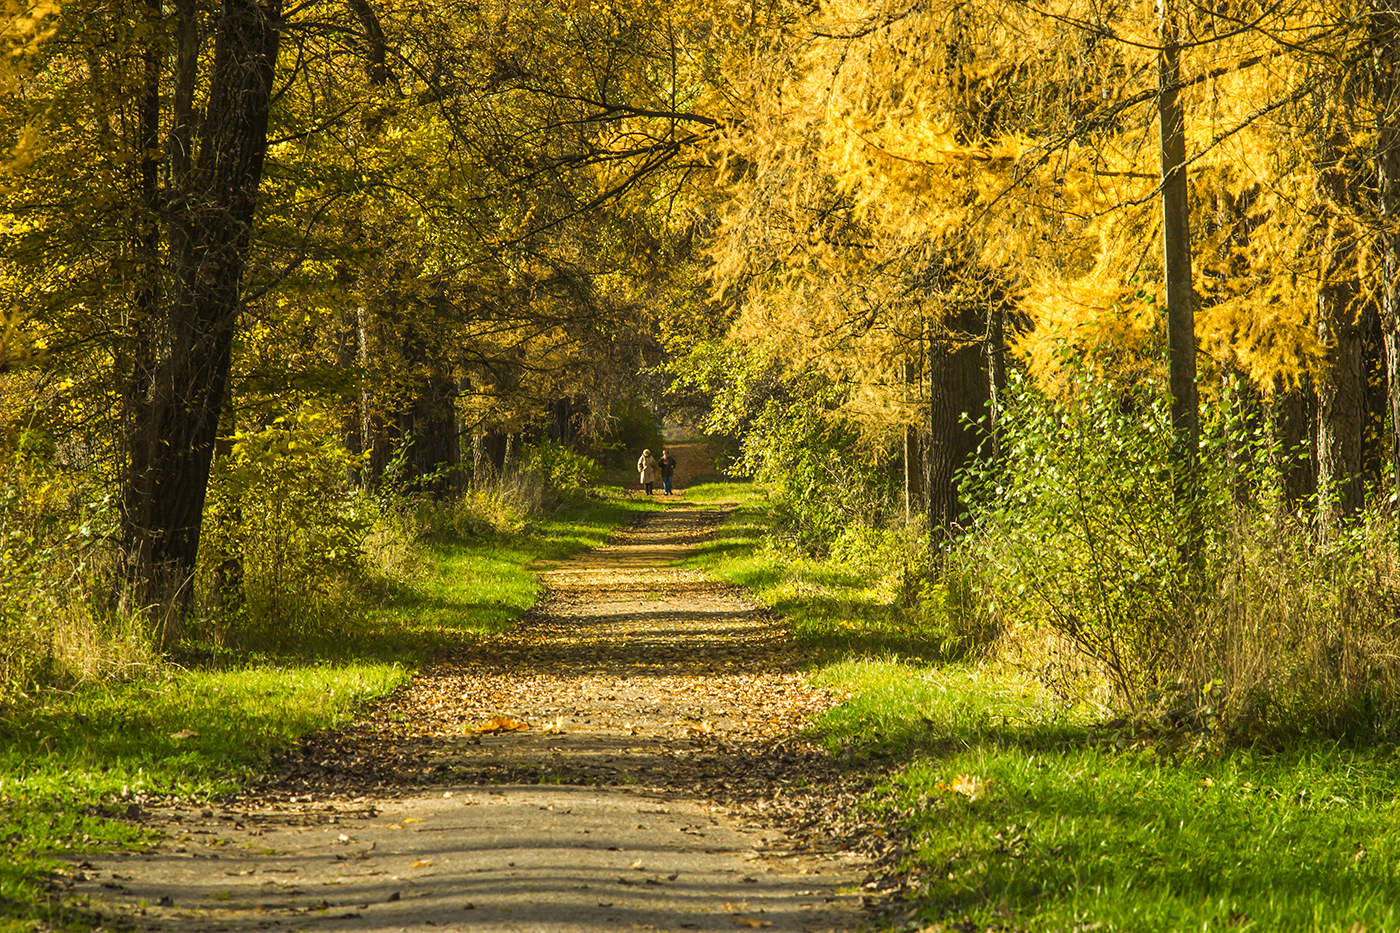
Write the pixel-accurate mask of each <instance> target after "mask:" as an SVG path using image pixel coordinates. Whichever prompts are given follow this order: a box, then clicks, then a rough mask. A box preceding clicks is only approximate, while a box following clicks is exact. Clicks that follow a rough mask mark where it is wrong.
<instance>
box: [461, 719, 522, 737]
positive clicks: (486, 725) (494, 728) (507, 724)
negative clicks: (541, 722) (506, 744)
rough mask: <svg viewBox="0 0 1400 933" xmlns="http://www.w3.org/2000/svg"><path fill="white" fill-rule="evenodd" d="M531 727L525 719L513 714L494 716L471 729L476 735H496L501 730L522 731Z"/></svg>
mask: <svg viewBox="0 0 1400 933" xmlns="http://www.w3.org/2000/svg"><path fill="white" fill-rule="evenodd" d="M528 728H530V724H529V723H528V722H526V721H525V720H523V719H515V718H514V717H511V716H492V717H491V718H490V719H488V720H486V721H485V722H483V723H482V724H481V725H479V726H473V727H472V729H471V731H472V733H473V734H474V735H495V734H497V733H501V732H520V731H522V730H524V729H528Z"/></svg>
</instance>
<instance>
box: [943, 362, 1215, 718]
mask: <svg viewBox="0 0 1400 933" xmlns="http://www.w3.org/2000/svg"><path fill="white" fill-rule="evenodd" d="M1171 444H1172V438H1171V430H1170V423H1169V420H1168V411H1167V406H1166V404H1165V402H1164V400H1163V399H1162V398H1161V397H1160V396H1159V395H1157V394H1156V393H1153V392H1151V391H1149V390H1145V389H1135V390H1126V389H1120V388H1118V387H1115V386H1113V385H1111V384H1110V383H1108V382H1107V381H1106V380H1104V379H1100V378H1095V377H1093V376H1092V375H1090V374H1087V373H1086V374H1084V376H1083V378H1082V379H1081V381H1080V382H1079V384H1078V385H1077V386H1076V387H1075V389H1074V391H1073V393H1072V394H1070V395H1069V396H1068V397H1066V398H1062V399H1058V400H1052V399H1049V398H1047V397H1045V396H1044V395H1042V394H1040V393H1038V392H1036V391H1035V390H1033V389H1032V388H1030V387H1029V386H1028V385H1027V384H1025V383H1024V382H1022V381H1021V380H1020V379H1013V380H1012V385H1011V386H1009V387H1008V391H1007V393H1006V405H1005V409H1004V411H1003V416H1002V421H1001V449H1002V456H1003V460H1002V461H1001V462H1000V463H994V464H982V465H980V466H979V467H978V468H975V469H973V470H972V471H970V473H969V476H968V479H967V483H966V487H967V491H968V493H969V496H968V498H969V500H970V501H971V502H972V503H973V504H974V505H973V508H974V526H975V528H976V532H975V534H974V536H973V538H972V539H971V541H969V543H968V545H967V547H966V552H965V559H966V560H967V561H968V562H969V564H970V565H971V566H976V567H981V568H982V570H983V572H982V573H981V574H980V584H979V588H980V589H981V591H982V593H983V597H984V599H985V600H986V601H987V602H988V603H989V604H990V607H991V608H992V609H993V611H994V612H995V613H997V614H998V615H1000V616H1002V617H1004V618H1007V619H1010V620H1014V623H1015V624H1016V625H1017V626H1018V627H1021V628H1023V629H1024V628H1027V627H1028V628H1030V629H1032V630H1038V631H1042V632H1048V633H1052V634H1053V636H1054V637H1055V638H1056V639H1058V640H1062V641H1063V642H1065V643H1066V644H1068V645H1070V646H1073V648H1074V649H1075V650H1077V651H1078V652H1080V653H1082V654H1083V655H1084V656H1086V657H1087V658H1089V659H1091V660H1092V661H1093V662H1094V663H1095V664H1096V665H1097V666H1098V667H1099V668H1100V669H1101V671H1102V673H1103V674H1104V675H1105V676H1106V677H1107V678H1108V681H1109V683H1110V684H1111V686H1112V688H1113V691H1114V693H1115V694H1116V695H1117V696H1118V698H1119V699H1120V700H1121V701H1123V702H1125V703H1127V704H1128V705H1132V706H1135V705H1140V704H1141V703H1143V702H1144V701H1145V700H1146V699H1147V697H1148V696H1149V694H1151V693H1152V691H1154V690H1155V689H1156V688H1157V687H1159V686H1160V685H1161V684H1162V683H1164V682H1166V681H1169V680H1171V679H1173V675H1174V673H1175V671H1174V670H1173V664H1174V660H1175V658H1176V657H1177V655H1178V653H1179V652H1180V650H1181V648H1182V647H1183V645H1182V639H1183V638H1189V637H1190V633H1191V632H1192V631H1193V630H1194V628H1195V618H1194V613H1195V609H1196V607H1197V605H1198V598H1197V597H1198V592H1199V587H1198V584H1199V579H1198V577H1197V575H1196V573H1195V568H1194V567H1193V566H1192V565H1191V563H1190V561H1189V560H1187V558H1186V556H1185V551H1184V546H1185V545H1186V544H1187V543H1188V542H1189V541H1190V540H1191V538H1192V531H1191V529H1192V517H1191V514H1190V510H1189V508H1188V507H1187V506H1185V505H1184V504H1182V503H1180V502H1178V501H1177V499H1176V497H1175V496H1174V495H1173V488H1172V473H1171ZM1209 488H1210V484H1209V483H1208V482H1207V483H1203V484H1202V486H1201V488H1200V489H1199V490H1198V492H1199V493H1200V496H1199V500H1198V508H1200V509H1202V510H1205V511H1211V512H1214V510H1216V508H1217V507H1218V504H1219V500H1218V497H1216V496H1212V495H1210V494H1209ZM1212 518H1214V515H1213V514H1212ZM1213 525H1214V523H1212V526H1213Z"/></svg>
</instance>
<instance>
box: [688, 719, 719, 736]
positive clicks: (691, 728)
mask: <svg viewBox="0 0 1400 933" xmlns="http://www.w3.org/2000/svg"><path fill="white" fill-rule="evenodd" d="M714 731H715V727H714V726H712V725H710V724H709V723H708V722H706V721H705V720H703V719H697V720H695V721H694V722H688V723H686V724H685V734H686V735H712V734H714Z"/></svg>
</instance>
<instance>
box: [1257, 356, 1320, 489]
mask: <svg viewBox="0 0 1400 933" xmlns="http://www.w3.org/2000/svg"><path fill="white" fill-rule="evenodd" d="M1268 411H1269V430H1270V433H1271V437H1270V441H1271V447H1272V449H1273V451H1274V457H1275V458H1276V460H1275V462H1274V468H1275V469H1276V470H1277V471H1278V476H1279V482H1280V484H1281V487H1282V488H1281V489H1280V492H1281V493H1282V495H1283V501H1284V503H1285V504H1287V506H1288V507H1289V508H1290V509H1293V510H1295V511H1300V512H1301V511H1307V510H1309V509H1310V505H1309V503H1311V502H1312V500H1313V497H1315V496H1316V495H1317V456H1316V453H1315V450H1316V448H1315V441H1316V436H1317V428H1316V422H1317V395H1316V393H1315V392H1313V389H1312V385H1311V383H1308V384H1306V385H1303V386H1297V387H1288V388H1285V387H1283V386H1278V387H1276V388H1275V390H1274V394H1273V395H1272V396H1271V397H1270V399H1269V409H1268Z"/></svg>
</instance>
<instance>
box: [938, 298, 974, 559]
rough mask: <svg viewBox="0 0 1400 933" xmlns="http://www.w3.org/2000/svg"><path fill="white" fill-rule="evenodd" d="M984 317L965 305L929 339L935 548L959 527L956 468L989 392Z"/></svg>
mask: <svg viewBox="0 0 1400 933" xmlns="http://www.w3.org/2000/svg"><path fill="white" fill-rule="evenodd" d="M985 326H986V321H985V319H984V318H983V317H982V315H981V314H980V313H979V309H977V308H975V307H970V306H969V307H964V308H961V309H959V310H958V311H956V312H955V313H953V314H951V315H950V316H949V317H948V318H947V319H945V320H944V321H943V322H942V325H941V326H936V327H935V328H934V330H933V331H932V332H931V334H930V337H929V440H928V451H927V458H928V482H927V490H928V514H929V530H930V532H931V534H932V535H933V542H934V546H935V547H936V548H937V547H941V546H942V545H943V544H945V543H946V542H947V541H949V540H950V539H952V538H953V537H955V536H956V535H957V534H958V532H959V531H960V530H961V526H962V519H963V505H962V501H961V499H960V497H959V496H958V471H959V470H961V469H962V468H963V467H964V466H965V465H966V464H967V463H968V461H969V460H970V459H971V458H972V457H974V456H976V454H977V447H978V440H979V434H980V431H979V429H978V427H977V422H978V421H979V420H980V419H981V417H982V415H983V414H984V413H985V412H986V409H987V400H988V398H989V396H990V392H989V387H988V382H987V368H986V366H984V365H983V360H982V337H983V333H984V331H985Z"/></svg>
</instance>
